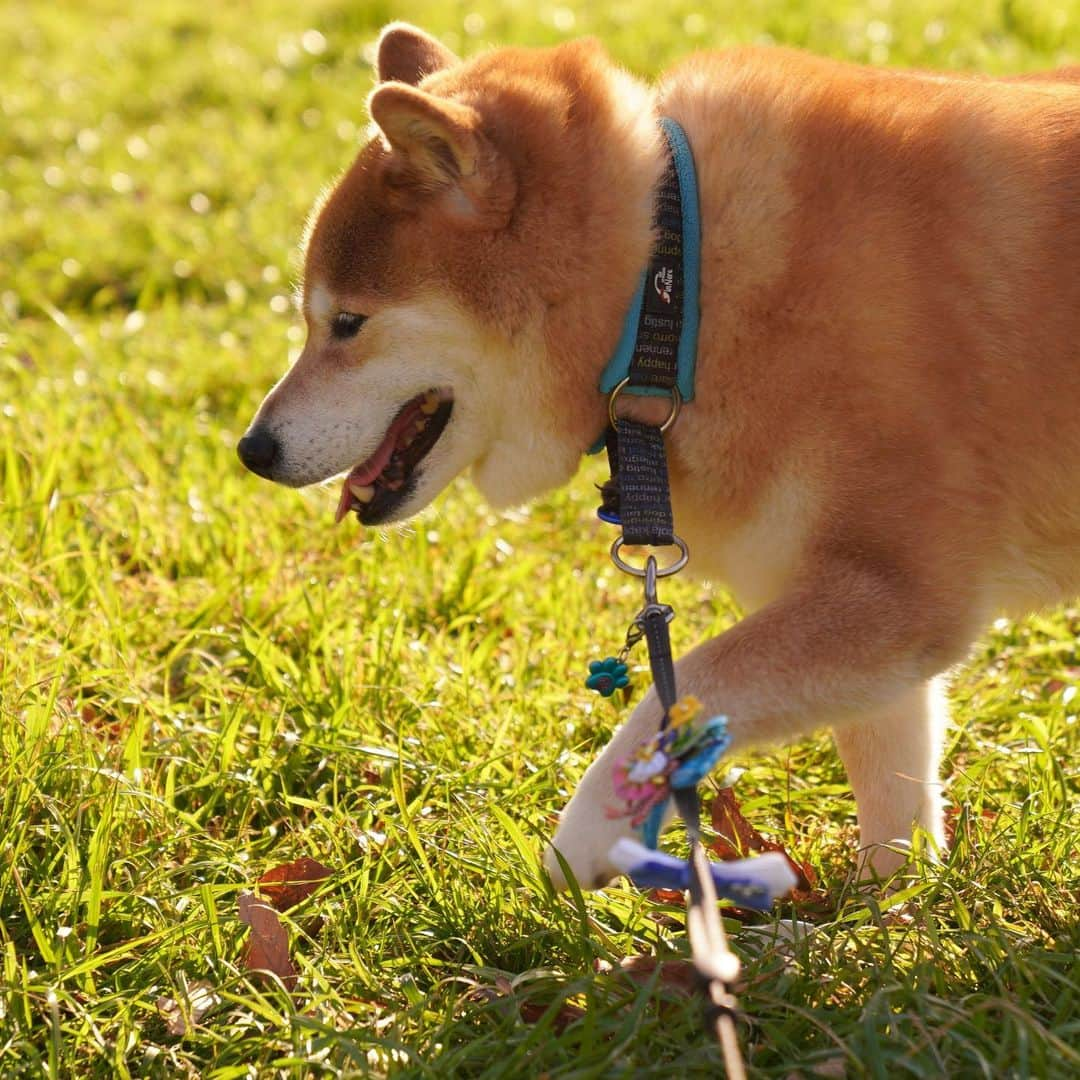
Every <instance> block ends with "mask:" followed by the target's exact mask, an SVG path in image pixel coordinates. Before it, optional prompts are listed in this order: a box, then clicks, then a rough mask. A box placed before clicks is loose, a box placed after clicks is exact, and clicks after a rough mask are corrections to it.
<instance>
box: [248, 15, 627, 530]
mask: <svg viewBox="0 0 1080 1080" xmlns="http://www.w3.org/2000/svg"><path fill="white" fill-rule="evenodd" d="M609 70H610V71H615V69H614V68H612V67H611V65H610V64H608V63H607V61H606V60H605V59H604V57H603V54H602V53H601V52H600V51H599V49H598V48H597V47H595V46H592V45H582V44H580V43H579V44H576V45H568V46H562V47H561V48H559V49H555V50H546V51H527V50H509V49H504V50H498V51H496V52H493V53H488V54H484V55H482V56H479V57H477V58H475V59H473V60H471V61H469V62H467V63H462V62H459V61H458V60H457V59H456V58H455V57H454V56H453V55H452V54H451V53H449V52H448V51H447V50H446V49H445V48H444V47H443V46H442V45H440V44H439V43H438V42H436V41H435V40H434V39H432V38H430V37H428V36H427V35H426V34H424V33H423V32H422V31H419V30H416V29H415V28H413V27H409V26H405V25H402V24H398V25H395V26H392V27H390V28H388V29H387V30H386V31H384V33H383V35H382V38H381V39H380V42H379V49H378V77H379V85H378V86H377V87H376V89H375V91H374V92H373V93H372V95H371V98H370V101H369V111H370V115H371V118H372V121H373V124H374V125H375V128H376V130H375V131H374V137H373V138H372V139H371V140H370V141H369V142H368V144H367V145H366V146H365V147H364V148H363V149H362V150H361V151H360V153H359V155H358V157H357V159H356V161H355V162H354V163H353V165H352V167H351V168H350V169H349V170H348V171H347V172H346V173H345V175H344V176H343V177H342V178H341V179H340V181H339V182H338V183H337V185H336V186H335V187H334V189H333V190H332V191H331V192H330V194H329V196H328V197H327V198H326V199H325V201H324V202H323V203H322V205H321V206H319V207H317V208H316V211H315V212H314V213H313V216H312V221H311V223H310V225H309V229H308V235H307V241H306V252H305V259H304V278H303V289H302V309H303V315H304V318H305V321H306V322H307V330H308V336H307V341H306V344H305V346H304V349H303V351H302V353H301V355H300V357H299V358H298V359H297V361H296V363H295V364H294V365H293V367H292V368H291V369H290V370H289V372H288V373H287V374H286V375H285V377H284V378H283V379H282V380H281V381H280V382H279V383H278V385H277V386H275V387H274V389H273V390H272V391H271V392H270V394H269V395H268V396H267V398H266V400H265V401H264V402H263V404H262V406H261V407H260V409H259V411H258V414H257V415H256V417H255V419H254V421H253V422H252V425H251V427H250V428H249V429H248V432H247V434H246V435H245V436H244V438H243V439H242V440H241V441H240V445H239V448H238V450H239V454H240V457H241V459H242V460H243V462H244V464H245V465H247V466H248V467H249V468H250V469H252V470H253V471H254V472H256V473H258V474H259V475H261V476H265V477H268V478H269V479H271V480H275V481H278V482H280V483H283V484H288V485H292V486H301V485H304V484H310V483H314V482H317V481H320V480H324V479H326V478H327V477H330V476H333V475H335V474H337V473H341V472H348V475H347V477H346V481H345V486H344V489H343V491H342V495H341V500H340V503H339V508H338V517H339V519H340V518H341V517H343V516H344V515H345V514H347V513H348V512H349V511H350V510H353V511H355V512H356V513H357V516H358V517H359V519H360V520H361V521H362V522H364V523H368V524H376V523H382V522H390V521H397V520H402V519H404V518H407V517H409V516H411V515H412V514H414V513H416V512H417V511H418V510H420V509H422V508H423V507H424V506H426V505H427V504H428V503H429V502H430V501H431V500H432V499H433V498H434V497H435V495H437V494H438V493H439V492H440V491H441V490H442V489H443V488H444V487H445V486H446V485H447V484H448V483H449V482H450V481H451V480H452V479H453V477H454V476H456V475H457V474H458V473H460V472H462V471H463V470H465V469H468V468H470V467H471V468H472V471H473V477H474V480H475V481H476V483H477V485H478V487H479V488H480V489H481V491H482V492H483V494H484V495H485V496H486V497H487V498H488V499H489V500H490V501H491V502H493V503H495V504H496V505H499V504H506V503H509V502H517V501H522V500H524V499H527V498H529V497H531V496H533V495H535V494H537V493H539V492H540V491H543V490H546V489H548V488H550V487H553V486H556V485H558V484H560V483H563V482H564V481H565V480H566V479H568V478H569V477H570V476H571V475H572V474H573V472H574V470H575V468H576V466H577V462H578V460H579V458H580V454H581V451H582V450H583V449H584V447H585V446H586V445H587V444H588V442H589V441H590V439H591V437H592V435H593V434H595V431H596V429H597V427H598V419H599V417H600V416H601V415H602V413H600V411H599V410H600V409H601V407H602V403H601V402H600V400H599V398H598V395H596V394H595V389H594V388H595V382H594V379H595V373H593V372H586V373H581V372H580V371H579V370H578V369H577V368H576V367H575V365H574V364H572V363H571V362H570V361H569V358H568V356H567V355H566V354H567V348H566V346H565V344H563V345H560V344H559V342H560V341H564V342H565V338H566V334H567V333H568V332H571V333H572V332H573V331H574V327H575V325H576V323H578V322H580V321H581V320H580V317H579V315H578V314H575V312H577V311H578V308H579V306H580V293H581V290H582V285H583V283H582V282H581V281H580V280H578V278H577V277H576V275H575V273H574V256H575V249H576V244H577V242H578V241H580V239H581V230H582V228H583V226H582V224H581V221H580V218H581V215H582V213H583V211H582V208H581V198H582V195H583V194H584V193H583V192H582V191H581V190H579V189H580V188H581V187H583V186H588V185H594V184H596V183H597V182H598V181H603V178H602V177H597V176H595V175H591V174H590V175H589V176H587V177H582V175H581V170H582V166H581V165H580V163H575V158H574V156H573V154H574V151H575V150H576V149H578V148H576V147H567V146H563V145H561V144H562V143H563V142H567V141H572V140H567V131H568V130H569V128H570V127H573V126H574V125H573V124H572V123H569V122H568V117H570V116H571V114H572V113H573V111H574V110H575V109H577V110H578V111H579V112H580V111H581V110H582V108H583V104H584V107H588V102H589V100H590V98H591V97H595V98H596V100H597V101H601V100H603V97H604V95H603V93H602V92H601V90H600V89H596V91H595V92H594V93H592V94H590V92H589V90H588V87H589V86H590V85H591V84H590V79H591V80H593V81H594V82H595V81H597V80H602V79H603V78H606V77H607V75H606V72H607V71H609ZM590 73H591V74H590ZM577 126H578V127H580V126H581V125H580V123H579V124H578V125H577ZM581 137H582V133H581V132H580V131H579V132H578V133H577V135H575V137H574V138H575V140H580V138H581ZM593 172H595V170H593ZM585 212H587V210H586V211H585ZM613 257H614V258H615V259H616V260H619V259H620V258H621V259H622V260H623V261H625V260H626V256H625V255H624V254H623V253H622V252H620V251H618V250H617V251H616V252H614V255H613ZM633 257H634V258H635V259H636V258H637V256H636V255H635V256H633ZM600 297H601V300H603V299H604V297H603V290H602V289H601V290H600ZM601 306H603V304H602V305H601ZM608 306H610V304H608ZM603 321H604V322H605V324H606V323H607V322H613V325H612V326H611V331H612V332H614V333H617V330H618V321H617V318H616V319H615V320H611V319H609V318H607V317H606V316H605V317H604V319H603ZM579 336H581V335H579ZM585 344H586V346H587V347H588V346H589V345H591V344H592V343H590V342H586V343H585ZM592 347H596V346H595V345H593V346H592ZM595 360H596V362H597V363H599V364H600V365H602V363H603V360H604V356H603V355H602V354H600V355H598V356H597V357H596V358H595ZM578 399H581V400H578Z"/></svg>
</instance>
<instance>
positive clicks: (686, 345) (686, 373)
mask: <svg viewBox="0 0 1080 1080" xmlns="http://www.w3.org/2000/svg"><path fill="white" fill-rule="evenodd" d="M660 125H661V126H662V127H663V129H664V133H665V135H666V136H667V139H668V142H669V144H670V145H671V151H672V157H673V158H674V160H675V171H676V172H677V173H678V176H679V187H680V189H681V194H682V227H683V321H682V334H681V335H680V337H679V375H678V386H679V393H680V394H682V399H683V401H692V400H693V398H694V367H695V365H696V363H697V340H698V323H699V322H700V311H699V307H698V291H699V289H700V286H701V274H700V271H701V216H700V213H699V209H698V188H697V174H696V171H695V169H694V155H693V153H692V152H691V150H690V143H689V141H688V140H687V138H686V132H685V131H683V129H682V128H681V127H680V126H679V125H678V124H677V123H676V122H675V121H674V120H672V119H671V118H670V117H667V116H663V117H661V118H660ZM644 298H645V271H642V274H641V278H640V280H639V281H638V287H637V290H636V291H635V293H634V299H633V300H632V301H631V304H630V310H629V311H628V312H627V313H626V319H625V320H624V321H623V330H622V336H621V337H620V338H619V343H618V345H616V347H615V352H614V354H613V355H612V357H611V359H610V360H609V361H608V363H607V367H605V368H604V372H603V374H602V375H601V376H600V392H601V393H604V394H610V393H611V391H612V390H614V389H615V387H616V386H618V385H619V383H620V382H622V380H623V379H625V378H626V375H627V372H629V370H630V361H631V360H632V359H633V356H634V344H635V342H636V341H637V329H638V321H639V319H640V317H641V305H642V303H643V302H644ZM626 393H628V394H646V395H653V396H660V397H665V396H666V395H667V391H666V390H663V389H661V388H660V387H656V386H628V387H627V388H626ZM600 446H601V448H602V447H603V442H602V441H601V444H600ZM589 452H590V453H594V452H595V450H590V451H589Z"/></svg>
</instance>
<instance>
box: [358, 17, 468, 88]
mask: <svg viewBox="0 0 1080 1080" xmlns="http://www.w3.org/2000/svg"><path fill="white" fill-rule="evenodd" d="M457 62H458V58H457V57H456V56H455V55H454V54H453V53H452V52H451V51H450V50H449V49H448V48H446V46H444V45H442V44H440V43H439V42H438V41H436V40H435V39H434V38H433V37H432V36H431V35H430V34H425V33H424V31H423V30H420V29H419V28H418V27H415V26H410V25H409V24H408V23H404V22H395V23H391V24H390V25H389V26H387V27H386V28H385V29H384V30H383V32H382V34H380V35H379V49H378V60H377V61H376V73H377V75H378V79H379V82H403V83H408V84H409V85H410V86H416V84H417V83H419V82H420V80H421V79H422V78H424V77H425V76H426V75H430V74H431V73H432V72H434V71H442V69H443V68H447V67H452V66H453V65H454V64H456V63H457Z"/></svg>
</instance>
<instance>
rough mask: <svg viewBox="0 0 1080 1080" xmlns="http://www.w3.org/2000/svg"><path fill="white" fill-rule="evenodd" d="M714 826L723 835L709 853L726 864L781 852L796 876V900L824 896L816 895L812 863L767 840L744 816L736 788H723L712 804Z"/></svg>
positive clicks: (710, 847)
mask: <svg viewBox="0 0 1080 1080" xmlns="http://www.w3.org/2000/svg"><path fill="white" fill-rule="evenodd" d="M711 816H712V826H713V829H715V830H716V832H717V833H718V834H719V835H718V836H717V837H716V838H715V839H714V840H713V841H712V842H711V843H710V844H709V849H710V850H711V851H712V852H713V853H714V854H716V855H717V856H718V857H719V858H720V859H722V860H723V861H724V862H731V861H732V860H734V859H745V858H746V856H747V855H748V854H749V853H750V852H757V853H761V852H765V851H777V852H779V853H780V854H781V855H783V856H784V858H785V859H787V862H788V865H789V866H790V867H791V870H792V873H794V875H795V877H796V883H795V888H794V889H793V890H792V892H791V896H792V899H794V900H795V901H796V902H800V900H803V899H805V900H811V899H813V900H815V901H816V900H817V899H818V898H819V896H820V898H823V897H824V894H818V893H816V891H815V889H814V886H815V885H816V884H817V875H816V874H815V873H814V870H813V867H811V866H810V864H809V863H805V862H796V861H795V860H794V859H793V858H792V857H791V855H789V854H788V852H787V849H786V848H785V847H784V845H783V844H778V843H777V842H776V841H775V840H766V839H765V837H764V836H762V835H761V833H759V832H758V831H757V829H755V828H754V826H753V825H751V824H750V822H749V821H747V820H746V818H745V817H744V816H743V812H742V808H741V807H740V806H739V800H738V799H737V798H736V797H735V792H734V790H733V789H732V788H721V789H720V790H719V791H718V792H717V795H716V798H715V799H714V800H713V804H712V811H711Z"/></svg>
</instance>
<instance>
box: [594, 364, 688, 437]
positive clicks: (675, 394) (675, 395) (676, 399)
mask: <svg viewBox="0 0 1080 1080" xmlns="http://www.w3.org/2000/svg"><path fill="white" fill-rule="evenodd" d="M629 385H630V376H629V375H627V377H626V378H625V379H623V381H622V382H620V383H619V384H618V385H617V386H616V387H615V389H614V390H612V391H611V396H610V397H609V398H608V406H607V412H608V419H609V420H610V421H611V426H612V427H614V426H615V402H616V401H617V400H618V397H619V395H620V394H621V393H622V392H623V391H624V390H625V389H626V388H627V386H629ZM658 389H660V388H659V387H658ZM663 389H666V390H667V392H668V393H669V394H670V395H671V412H669V413H668V415H667V419H666V420H665V421H664V422H663V423H662V424H661V425H660V430H661V431H667V429H668V428H669V427H671V425H672V424H674V423H675V420H676V419H677V417H678V415H679V411H680V410H681V409H682V394H680V393H679V388H678V387H677V386H667V387H663Z"/></svg>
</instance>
